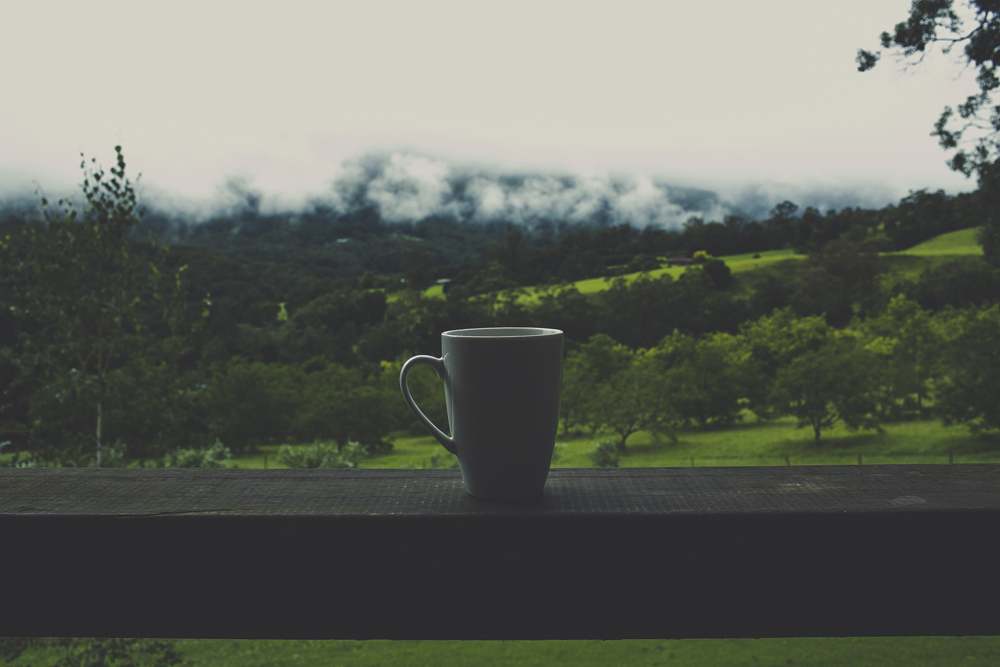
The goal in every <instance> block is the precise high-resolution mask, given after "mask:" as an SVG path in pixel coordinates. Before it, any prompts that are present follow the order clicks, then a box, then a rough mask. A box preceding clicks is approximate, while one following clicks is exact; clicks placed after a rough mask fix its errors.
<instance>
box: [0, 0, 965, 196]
mask: <svg viewBox="0 0 1000 667" xmlns="http://www.w3.org/2000/svg"><path fill="white" fill-rule="evenodd" d="M909 5H910V2H909V0H829V1H827V0H788V1H783V0H773V1H766V0H763V1H762V0H757V1H754V2H750V1H740V2H738V1H735V0H731V1H724V0H685V1H684V2H679V1H670V0H662V1H660V2H644V1H636V2H629V1H627V0H613V1H609V2H591V1H587V0H569V1H565V2H564V1H556V0H530V1H524V2H522V1H518V0H502V1H498V2H488V1H478V0H477V1H473V0H461V1H455V2H451V1H444V0H427V1H415V2H382V1H378V0H364V1H359V2H330V1H327V2H290V1H288V0H285V1H283V2H254V1H251V0H240V1H239V2H206V1H205V0H200V1H198V2H179V1H176V0H173V1H171V2H157V3H152V2H145V3H137V2H127V3H116V2H110V1H108V0H103V1H101V2H87V1H83V0H74V1H72V2H44V1H41V0H33V1H30V2H28V1H25V2H0V62H2V63H3V66H2V68H0V181H2V182H0V188H2V189H3V190H5V191H7V192H11V191H27V192H30V191H31V190H32V189H33V187H32V186H31V181H32V179H36V180H38V181H40V182H41V183H42V184H43V186H47V187H49V188H51V189H56V188H58V187H60V186H62V185H64V184H67V183H69V184H72V183H73V182H75V181H76V180H78V179H77V173H78V172H77V165H78V163H79V158H78V155H79V153H80V152H81V151H82V152H85V153H86V154H87V155H88V156H96V157H98V159H99V160H101V161H103V162H104V163H105V164H106V165H110V164H111V162H112V159H113V151H112V147H113V146H114V145H115V144H119V143H120V144H122V146H123V147H124V149H125V154H126V157H127V159H128V161H129V166H130V168H132V169H134V170H136V171H142V172H143V174H144V175H143V179H144V180H145V181H146V183H147V186H148V187H150V188H154V189H159V190H160V191H161V192H169V193H176V194H178V195H183V196H188V197H203V198H205V197H211V196H213V195H214V193H217V192H218V190H219V187H220V184H222V183H223V182H224V181H225V180H226V179H227V178H230V177H232V176H240V177H244V178H246V179H249V180H251V181H252V182H253V183H254V184H255V185H256V186H257V187H258V188H260V189H261V190H263V191H264V192H266V193H270V194H283V195H287V196H289V197H294V196H301V195H302V194H303V193H318V192H322V191H325V190H329V188H330V183H331V181H332V180H333V179H334V178H335V177H336V176H337V175H338V174H339V173H342V172H343V170H344V169H348V170H349V169H350V165H351V164H352V160H353V161H356V160H357V159H358V157H359V156H362V155H364V154H366V153H368V152H371V151H381V152H387V153H390V154H391V153H393V152H397V153H399V154H401V155H424V156H430V157H432V158H434V160H436V161H437V162H436V163H437V164H451V163H461V164H477V163H483V164H487V165H492V166H494V167H495V168H498V169H501V170H505V171H516V170H520V169H523V170H526V171H534V172H538V171H545V170H552V171H557V172H569V173H574V174H580V175H583V176H584V177H592V176H594V175H601V174H609V173H629V174H645V175H652V176H656V177H658V178H662V179H667V180H668V181H670V182H674V183H677V184H680V185H700V186H704V187H709V188H713V189H720V188H721V189H723V190H724V189H725V188H727V187H728V188H732V187H735V185H745V184H748V183H772V184H775V183H776V184H778V186H779V188H780V187H784V185H787V186H788V188H789V189H790V190H794V187H793V186H795V187H814V186H818V187H825V186H830V187H840V188H844V187H847V188H853V187H856V188H858V189H859V191H861V190H864V189H866V188H867V189H868V191H869V192H877V193H880V194H878V195H877V196H876V198H878V197H883V198H886V199H887V200H888V197H890V196H891V197H898V196H900V195H903V194H906V191H907V190H908V189H917V188H923V187H928V188H932V189H937V188H944V189H946V190H948V191H949V192H956V191H959V190H961V189H970V188H971V187H972V185H973V183H972V182H970V181H967V180H966V179H965V178H964V177H961V176H959V175H956V174H954V173H953V172H950V171H949V170H948V169H947V167H946V166H945V165H944V162H945V159H946V154H945V153H944V151H942V150H941V149H940V148H939V147H938V146H937V143H936V141H935V140H934V139H933V138H932V137H930V136H929V132H930V130H931V127H932V124H933V122H934V120H936V118H937V116H938V114H939V113H940V111H941V108H942V107H943V106H944V105H945V104H952V105H954V104H955V103H956V102H959V101H961V100H962V99H963V98H964V96H965V95H966V94H967V93H968V92H970V91H971V90H973V89H974V81H973V75H974V73H973V72H966V73H965V74H964V75H963V76H962V77H958V74H959V72H960V69H959V68H958V67H956V66H955V65H954V64H953V62H950V61H949V60H948V59H947V58H935V59H931V60H929V61H928V62H927V63H925V64H924V65H922V66H920V67H919V68H916V69H911V70H909V71H905V72H904V71H901V69H900V67H899V66H897V65H896V64H895V63H894V62H893V61H892V60H891V59H883V62H881V63H880V64H879V66H878V67H876V69H875V70H874V71H872V72H868V73H865V74H861V73H858V72H857V71H856V66H855V64H854V56H855V52H856V50H857V49H858V48H859V47H865V48H873V47H875V46H877V36H878V34H879V33H880V32H881V31H882V30H887V29H891V27H892V25H893V24H895V23H896V22H898V21H900V20H902V19H903V18H904V17H905V16H906V13H907V10H908V7H909ZM408 164H409V163H408ZM424 166H425V167H426V164H424Z"/></svg>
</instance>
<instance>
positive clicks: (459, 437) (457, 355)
mask: <svg viewBox="0 0 1000 667" xmlns="http://www.w3.org/2000/svg"><path fill="white" fill-rule="evenodd" d="M441 354H442V356H441V358H440V359H438V358H437V357H430V356H426V355H421V356H417V357H413V358H412V359H409V360H408V361H407V362H406V363H405V364H403V369H402V371H401V372H400V374H399V385H400V388H401V389H402V390H403V398H404V399H405V400H406V404H407V405H409V406H410V410H412V411H413V414H415V415H416V416H417V418H418V419H419V420H420V421H421V422H422V423H423V424H424V426H426V427H427V430H429V431H430V432H431V435H433V436H434V437H435V438H437V440H438V442H440V443H441V444H442V445H444V448H445V449H447V450H448V451H449V452H451V453H452V454H455V455H456V456H458V465H459V467H460V468H461V469H462V481H463V482H464V483H465V489H466V490H467V491H468V492H469V493H471V494H472V495H474V496H477V497H479V498H487V499H490V500H518V499H521V498H531V497H533V496H537V495H539V494H541V493H542V489H543V488H544V487H545V480H546V478H547V477H548V474H549V464H550V463H551V461H552V448H553V447H554V446H555V442H556V431H557V429H558V426H559V394H560V392H561V390H562V358H563V333H562V331H559V330H557V329H536V328H529V327H497V328H490V329H458V330H455V331H445V332H444V333H442V334H441ZM418 364H426V365H428V366H430V367H431V368H433V369H434V370H435V371H436V372H437V375H438V378H440V379H441V380H442V381H444V393H445V400H446V402H447V406H448V424H449V425H450V427H451V437H449V436H447V435H445V434H444V433H442V432H441V429H439V428H438V427H437V426H435V425H434V424H433V423H431V420H430V419H428V418H427V416H426V415H424V413H423V412H421V410H420V408H418V407H417V404H416V403H414V401H413V397H412V396H410V390H409V388H408V387H407V385H406V378H407V376H408V375H409V373H410V370H411V369H412V368H413V367H414V366H416V365H418Z"/></svg>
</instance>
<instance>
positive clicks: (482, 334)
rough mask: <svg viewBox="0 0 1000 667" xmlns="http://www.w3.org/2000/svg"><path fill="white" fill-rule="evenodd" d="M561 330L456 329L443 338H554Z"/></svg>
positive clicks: (535, 328)
mask: <svg viewBox="0 0 1000 667" xmlns="http://www.w3.org/2000/svg"><path fill="white" fill-rule="evenodd" d="M561 333H562V331H560V330H559V329H539V328H537V327H487V328H485V329H455V330H454V331H445V332H444V333H442V334H441V335H442V336H455V337H459V338H466V337H468V338H523V337H526V336H552V335H556V334H561Z"/></svg>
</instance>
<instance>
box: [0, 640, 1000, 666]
mask: <svg viewBox="0 0 1000 667" xmlns="http://www.w3.org/2000/svg"><path fill="white" fill-rule="evenodd" d="M177 644H178V648H179V649H180V650H181V651H182V652H183V653H184V655H185V657H186V658H187V659H188V660H190V661H191V664H192V665H194V666H195V667H210V666H211V667H265V666H266V667H271V666H273V665H296V666H298V667H320V666H323V667H327V666H332V665H351V666H353V667H369V666H370V667H375V666H380V667H394V666H399V667H402V666H411V665H414V666H415V665H435V666H438V665H441V666H443V665H485V666H490V665H509V666H511V667H515V666H516V667H534V666H537V667H543V666H549V665H573V666H574V667H588V666H590V665H593V666H595V667H597V666H600V667H605V666H606V665H629V666H630V667H631V666H635V667H644V666H646V665H650V666H652V665H678V666H680V665H690V666H694V665H699V666H700V665H706V666H712V667H715V666H717V665H755V666H757V665H761V666H764V665H808V666H810V667H862V666H866V665H872V666H874V665H879V666H881V665H927V666H933V667H936V666H939V665H940V666H944V665H976V664H981V665H995V664H1000V637H859V638H826V637H818V638H790V639H673V640H624V641H535V642H530V641H509V642H496V641H490V642H487V641H388V640H375V641H338V640H328V641H315V640H314V641H268V640H235V641H233V640H225V639H188V640H180V641H178V642H177ZM56 657H57V654H56V653H54V652H33V653H26V654H25V655H23V656H21V658H19V659H18V660H16V661H14V662H10V663H3V664H8V665H12V666H15V665H16V666H17V667H28V665H33V666H35V667H40V666H42V665H50V664H53V662H54V660H55V658H56Z"/></svg>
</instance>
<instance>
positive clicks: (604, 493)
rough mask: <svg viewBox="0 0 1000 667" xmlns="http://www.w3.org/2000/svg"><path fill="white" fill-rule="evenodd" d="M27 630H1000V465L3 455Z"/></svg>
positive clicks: (1, 552) (14, 575)
mask: <svg viewBox="0 0 1000 667" xmlns="http://www.w3.org/2000/svg"><path fill="white" fill-rule="evenodd" d="M0 536H2V537H0V540H2V548H0V571H2V572H4V573H5V575H6V580H5V584H4V594H3V600H4V604H3V605H0V627H3V628H4V634H8V635H49V636H60V635H78V636H173V637H233V638H236V637H261V638H267V637H270V638H422V639H445V638H457V639H517V638H522V639H540V638H563V639H576V638H600V639H617V638H628V637H650V638H652V637H659V638H668V637H761V636H820V635H824V636H854V635H927V634H952V635H956V634H966V635H968V634H1000V613H998V612H997V611H996V610H997V604H996V600H997V599H998V595H1000V575H998V574H997V570H998V568H997V567H996V559H997V556H998V555H1000V466H997V465H989V464H984V465H939V466H929V465H911V466H816V467H776V468H632V469H616V470H615V469H611V470H595V469H579V470H574V469H557V470H553V471H552V473H551V475H550V477H549V482H548V484H547V486H546V491H545V494H544V495H543V496H541V497H539V498H537V499H533V500H529V501H522V502H517V503H499V502H490V501H482V500H478V499H476V498H473V497H471V496H469V495H468V494H467V493H466V492H465V491H464V489H463V487H462V483H461V476H460V475H459V473H458V471H456V470H304V471H303V470H94V469H85V470H73V469H34V470H31V469H28V470H11V469H4V470H0Z"/></svg>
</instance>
